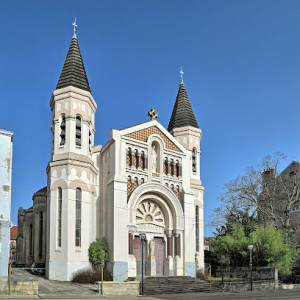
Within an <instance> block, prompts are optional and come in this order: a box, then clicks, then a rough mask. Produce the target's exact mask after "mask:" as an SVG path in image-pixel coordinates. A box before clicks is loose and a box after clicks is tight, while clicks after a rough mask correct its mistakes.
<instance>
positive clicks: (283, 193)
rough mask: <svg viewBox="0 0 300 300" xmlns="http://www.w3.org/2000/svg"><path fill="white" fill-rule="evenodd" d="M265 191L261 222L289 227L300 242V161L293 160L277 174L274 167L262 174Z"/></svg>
mask: <svg viewBox="0 0 300 300" xmlns="http://www.w3.org/2000/svg"><path fill="white" fill-rule="evenodd" d="M262 186H263V191H262V193H261V195H260V196H259V200H258V206H259V208H260V210H263V212H265V213H262V212H261V211H260V210H258V221H259V223H260V224H264V225H271V226H275V227H276V228H287V229H289V230H290V231H291V232H294V233H295V235H296V239H297V241H298V243H299V244H300V163H299V162H296V161H293V162H292V163H290V164H289V165H288V166H287V167H286V168H285V169H284V170H283V171H282V172H281V173H280V174H278V175H277V176H276V172H275V170H274V169H268V170H265V171H264V173H263V174H262Z"/></svg>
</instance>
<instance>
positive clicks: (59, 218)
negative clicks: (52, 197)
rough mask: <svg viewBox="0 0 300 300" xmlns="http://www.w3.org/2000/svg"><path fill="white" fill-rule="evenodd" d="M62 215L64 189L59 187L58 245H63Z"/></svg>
mask: <svg viewBox="0 0 300 300" xmlns="http://www.w3.org/2000/svg"><path fill="white" fill-rule="evenodd" d="M61 216H62V189H61V188H60V187H59V188H58V202H57V246H58V247H61Z"/></svg>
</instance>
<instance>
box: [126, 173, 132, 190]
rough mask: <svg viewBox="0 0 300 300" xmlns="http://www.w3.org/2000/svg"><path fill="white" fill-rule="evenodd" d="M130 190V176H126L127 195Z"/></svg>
mask: <svg viewBox="0 0 300 300" xmlns="http://www.w3.org/2000/svg"><path fill="white" fill-rule="evenodd" d="M131 191H132V183H131V176H128V179H127V195H129V194H130V193H131Z"/></svg>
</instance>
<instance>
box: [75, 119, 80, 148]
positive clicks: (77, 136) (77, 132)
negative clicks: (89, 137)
mask: <svg viewBox="0 0 300 300" xmlns="http://www.w3.org/2000/svg"><path fill="white" fill-rule="evenodd" d="M75 138H76V146H79V147H80V146H81V117H80V116H76V137H75Z"/></svg>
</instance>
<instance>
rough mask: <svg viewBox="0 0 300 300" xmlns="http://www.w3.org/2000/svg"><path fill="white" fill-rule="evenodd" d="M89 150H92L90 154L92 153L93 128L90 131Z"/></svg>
mask: <svg viewBox="0 0 300 300" xmlns="http://www.w3.org/2000/svg"><path fill="white" fill-rule="evenodd" d="M89 150H90V153H92V130H91V128H90V129H89Z"/></svg>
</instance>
